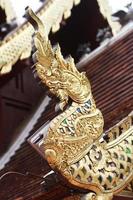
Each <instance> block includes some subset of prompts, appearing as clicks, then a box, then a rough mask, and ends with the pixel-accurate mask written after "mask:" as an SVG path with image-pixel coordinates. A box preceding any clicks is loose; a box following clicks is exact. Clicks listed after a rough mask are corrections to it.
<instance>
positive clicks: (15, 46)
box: [0, 0, 79, 75]
mask: <svg viewBox="0 0 133 200" xmlns="http://www.w3.org/2000/svg"><path fill="white" fill-rule="evenodd" d="M75 3H79V1H76V0H67V1H66V0H61V1H59V0H47V2H46V3H45V4H44V6H43V7H42V8H41V10H40V11H39V12H38V16H39V17H40V18H41V20H42V21H44V20H45V22H46V24H45V29H46V33H47V34H49V32H50V30H51V28H52V30H53V31H54V32H55V31H57V30H58V29H59V24H60V22H61V20H62V18H63V15H64V14H65V13H66V12H69V13H71V9H72V7H73V5H74V4H75ZM57 5H58V6H57ZM65 17H69V16H67V15H66V14H65ZM33 33H34V30H33V27H32V26H31V25H30V24H29V23H28V22H26V23H25V24H24V25H22V26H21V27H20V28H18V29H16V30H15V31H14V32H12V33H11V34H10V35H9V36H7V37H6V38H5V39H4V40H3V41H2V42H1V43H0V75H3V74H6V73H9V72H10V71H11V69H12V66H13V65H14V64H15V63H16V62H17V61H18V60H19V59H25V58H28V57H29V56H30V55H31V48H32V46H31V43H32V34H33Z"/></svg>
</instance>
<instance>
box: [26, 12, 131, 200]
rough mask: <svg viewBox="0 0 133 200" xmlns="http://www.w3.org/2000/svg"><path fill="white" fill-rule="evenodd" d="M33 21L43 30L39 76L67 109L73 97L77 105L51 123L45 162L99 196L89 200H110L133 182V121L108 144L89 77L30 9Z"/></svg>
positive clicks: (38, 36)
mask: <svg viewBox="0 0 133 200" xmlns="http://www.w3.org/2000/svg"><path fill="white" fill-rule="evenodd" d="M28 16H29V21H30V22H31V23H32V24H33V26H34V28H35V29H36V30H37V31H36V33H35V36H34V42H35V46H36V49H37V51H36V53H35V56H36V60H37V62H36V64H35V66H36V70H37V74H38V75H39V77H40V79H41V80H42V82H43V83H44V84H46V85H47V86H48V87H49V88H50V91H51V92H52V93H53V94H55V95H56V96H57V97H59V98H60V101H61V104H60V107H61V108H62V109H63V107H64V106H65V105H66V103H67V102H68V98H69V97H70V98H71V99H72V100H73V102H72V104H71V106H70V107H69V108H67V109H66V110H65V111H64V112H62V113H61V114H60V115H58V116H57V117H55V118H54V119H53V120H52V121H51V123H50V125H49V129H48V132H47V136H46V137H45V138H44V143H43V144H44V156H45V158H46V160H47V161H48V163H49V165H50V166H51V168H52V169H54V170H55V171H56V172H58V174H59V175H61V177H62V178H64V180H65V181H67V183H68V184H70V185H71V186H73V187H76V188H77V187H78V188H80V189H85V190H88V191H92V192H93V193H94V194H95V195H96V196H95V197H96V198H95V197H94V198H90V197H88V199H97V200H100V199H102V200H110V199H112V197H113V194H116V193H118V192H120V191H121V190H122V189H123V188H124V187H125V185H127V184H128V183H129V182H130V181H131V180H132V179H133V124H132V121H133V120H132V116H129V117H128V119H127V122H126V127H127V128H126V129H125V131H123V132H122V131H121V130H123V127H122V128H121V125H119V126H116V129H114V130H113V129H112V130H111V131H110V132H109V134H108V139H106V136H107V135H106V134H103V125H104V120H103V116H102V113H101V112H100V110H99V109H97V108H96V105H95V102H94V99H93V96H92V94H91V88H90V83H89V81H88V79H87V77H86V76H85V74H84V73H80V72H78V70H77V69H76V67H75V64H74V60H73V58H71V57H69V58H68V59H64V58H63V56H62V54H61V51H60V47H59V45H57V46H56V47H55V48H54V49H53V48H52V46H51V43H50V41H49V40H48V37H47V34H46V33H45V29H44V26H43V24H42V22H41V21H40V19H39V18H38V17H37V16H36V15H35V14H34V13H33V12H32V10H30V9H28ZM35 25H36V26H35ZM36 27H37V28H36ZM116 130H117V131H116ZM93 196H94V195H93ZM101 197H102V198H101ZM86 199H87V198H86Z"/></svg>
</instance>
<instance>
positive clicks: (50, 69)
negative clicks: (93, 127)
mask: <svg viewBox="0 0 133 200" xmlns="http://www.w3.org/2000/svg"><path fill="white" fill-rule="evenodd" d="M28 16H29V18H30V19H29V21H30V22H31V23H32V25H33V27H34V28H35V29H36V32H35V36H34V42H35V47H36V49H37V51H36V53H35V57H36V60H37V62H36V64H35V66H36V70H37V74H38V76H39V78H40V79H41V81H42V82H43V83H44V84H46V85H47V86H48V87H49V89H50V91H51V92H52V93H53V94H55V95H56V96H57V97H59V99H60V107H61V109H63V107H64V106H65V105H66V104H67V102H68V99H69V97H70V98H71V99H72V100H73V101H75V102H77V103H84V102H85V101H86V100H87V99H88V98H89V95H90V93H91V88H90V83H89V81H88V79H87V77H86V76H85V73H84V72H82V73H80V72H79V71H78V70H77V69H76V67H75V64H74V60H73V58H72V57H69V58H67V59H64V58H63V56H62V54H61V50H60V46H59V45H56V47H55V48H52V46H51V43H50V41H49V40H48V37H47V34H46V33H45V28H44V25H43V23H42V21H41V20H40V19H39V18H38V17H37V16H36V15H35V13H34V12H33V11H32V10H31V9H29V8H28ZM35 25H36V26H35Z"/></svg>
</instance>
